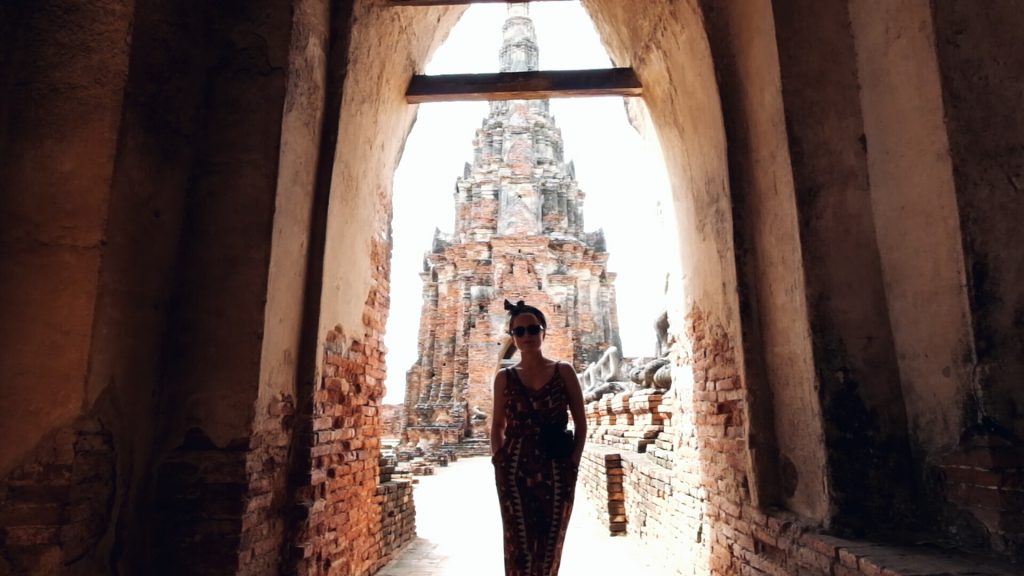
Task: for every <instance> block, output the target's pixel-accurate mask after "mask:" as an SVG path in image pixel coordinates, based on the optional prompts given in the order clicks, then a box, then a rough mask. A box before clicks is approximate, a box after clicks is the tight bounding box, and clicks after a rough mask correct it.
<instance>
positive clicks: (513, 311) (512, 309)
mask: <svg viewBox="0 0 1024 576" xmlns="http://www.w3.org/2000/svg"><path fill="white" fill-rule="evenodd" d="M505 310H508V331H509V332H511V331H512V321H513V320H515V319H516V316H519V315H520V314H533V315H534V316H536V317H537V321H538V322H540V325H541V326H543V327H544V329H545V330H547V329H548V321H547V318H544V313H543V312H541V311H540V309H538V308H536V307H534V306H530V305H529V304H527V303H526V302H523V301H522V300H520V301H518V302H516V303H515V304H513V303H511V302H509V301H508V300H505Z"/></svg>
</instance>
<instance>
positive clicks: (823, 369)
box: [772, 0, 916, 530]
mask: <svg viewBox="0 0 1024 576" xmlns="http://www.w3.org/2000/svg"><path fill="white" fill-rule="evenodd" d="M772 5H773V8H774V11H775V15H776V18H775V22H776V26H777V29H778V35H777V41H778V46H779V62H780V70H781V78H782V94H783V99H784V102H785V105H784V108H785V114H786V128H787V136H788V144H789V149H790V158H791V162H792V173H793V178H794V185H795V187H796V200H797V210H798V213H799V225H800V235H801V238H802V241H803V256H804V268H805V270H807V297H808V307H809V309H810V312H811V316H810V324H811V330H812V332H813V333H814V336H815V337H814V362H815V370H816V372H817V375H818V379H819V383H820V387H821V388H820V391H819V395H820V398H821V409H822V413H823V416H824V420H825V437H826V444H827V449H828V454H829V460H828V462H829V469H830V476H831V478H830V480H831V485H832V493H833V498H834V500H833V504H834V505H835V506H836V511H835V514H834V515H835V520H836V522H837V523H839V524H841V525H842V526H843V527H847V528H850V529H853V530H864V529H870V528H875V527H877V526H878V525H879V524H880V523H885V522H896V523H900V522H908V521H912V520H913V519H914V518H913V517H914V513H915V510H916V502H915V500H914V495H913V492H914V491H913V488H912V486H913V480H912V479H913V474H912V473H911V467H910V454H909V446H908V444H907V438H906V416H905V409H904V406H903V397H902V390H901V388H900V385H899V374H898V369H897V365H896V355H895V349H894V347H893V341H892V336H891V334H890V327H889V316H888V309H887V307H886V305H885V291H884V286H883V281H882V275H881V263H880V260H879V252H878V247H877V242H876V240H875V226H874V222H873V218H872V209H871V196H870V189H869V186H870V182H869V179H868V169H867V163H866V155H867V147H868V144H867V143H866V139H865V136H864V126H863V119H862V117H861V112H860V98H859V96H860V94H859V85H858V77H857V73H858V70H857V66H856V53H855V51H854V42H853V34H852V31H851V29H850V17H849V13H848V10H847V6H846V5H845V4H843V3H838V2H833V3H822V2H810V1H804V0H776V1H774V2H773V3H772ZM811 23H813V25H811ZM865 464H867V467H865Z"/></svg>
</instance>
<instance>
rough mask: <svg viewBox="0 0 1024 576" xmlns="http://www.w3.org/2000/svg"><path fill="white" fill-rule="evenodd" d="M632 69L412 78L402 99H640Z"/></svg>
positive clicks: (419, 100)
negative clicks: (626, 97)
mask: <svg viewBox="0 0 1024 576" xmlns="http://www.w3.org/2000/svg"><path fill="white" fill-rule="evenodd" d="M641 93H642V87H641V86H640V80H639V79H638V78H637V77H636V73H635V72H634V71H633V69H632V68H604V69H597V70H547V71H534V72H499V73H496V74H444V75H438V76H413V77H412V80H411V81H410V82H409V89H408V90H407V91H406V92H405V99H406V100H407V101H408V102H409V103H410V104H422V103H424V102H457V101H465V100H539V99H541V98H576V97H584V96H640V95H641Z"/></svg>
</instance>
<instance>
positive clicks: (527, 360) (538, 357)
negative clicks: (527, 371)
mask: <svg viewBox="0 0 1024 576" xmlns="http://www.w3.org/2000/svg"><path fill="white" fill-rule="evenodd" d="M519 354H520V356H519V365H520V366H522V367H523V368H536V367H538V366H543V365H544V364H545V360H546V359H545V358H544V355H543V354H541V353H540V351H539V350H538V351H536V352H530V353H527V354H523V353H522V351H521V350H520V352H519Z"/></svg>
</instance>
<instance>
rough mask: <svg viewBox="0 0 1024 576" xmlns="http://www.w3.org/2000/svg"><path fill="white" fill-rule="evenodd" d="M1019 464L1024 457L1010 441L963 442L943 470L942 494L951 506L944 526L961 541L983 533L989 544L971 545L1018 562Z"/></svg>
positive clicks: (1021, 557)
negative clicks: (996, 552)
mask: <svg viewBox="0 0 1024 576" xmlns="http://www.w3.org/2000/svg"><path fill="white" fill-rule="evenodd" d="M1021 462H1024V454H1022V453H1021V450H1020V449H1019V448H1018V447H1016V446H1014V445H1013V443H1012V442H1011V441H1009V440H1007V439H1005V438H1001V437H998V436H995V435H992V434H983V435H979V436H976V437H974V438H971V439H969V440H967V441H965V442H964V444H963V445H962V446H961V447H960V449H959V450H957V451H956V452H954V453H952V454H949V455H947V456H946V457H945V458H944V459H943V460H942V462H941V464H940V466H939V470H940V471H941V478H942V488H943V492H944V495H945V498H946V499H947V501H948V502H949V503H950V504H951V506H950V507H949V508H950V509H949V510H947V511H945V516H947V518H946V524H947V525H948V526H953V527H955V528H956V530H955V531H954V533H955V534H957V535H960V536H961V537H969V536H968V535H976V534H983V535H984V536H983V537H987V540H988V541H987V542H973V544H976V545H981V546H991V547H992V549H994V550H996V551H998V552H1001V553H1003V554H1007V555H1009V556H1011V557H1013V558H1015V559H1016V561H1018V562H1024V467H1022V466H1021ZM965 523H967V524H968V525H965ZM977 524H981V527H980V528H981V529H980V530H979V527H978V526H977ZM968 543H969V544H971V543H972V542H968Z"/></svg>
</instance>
